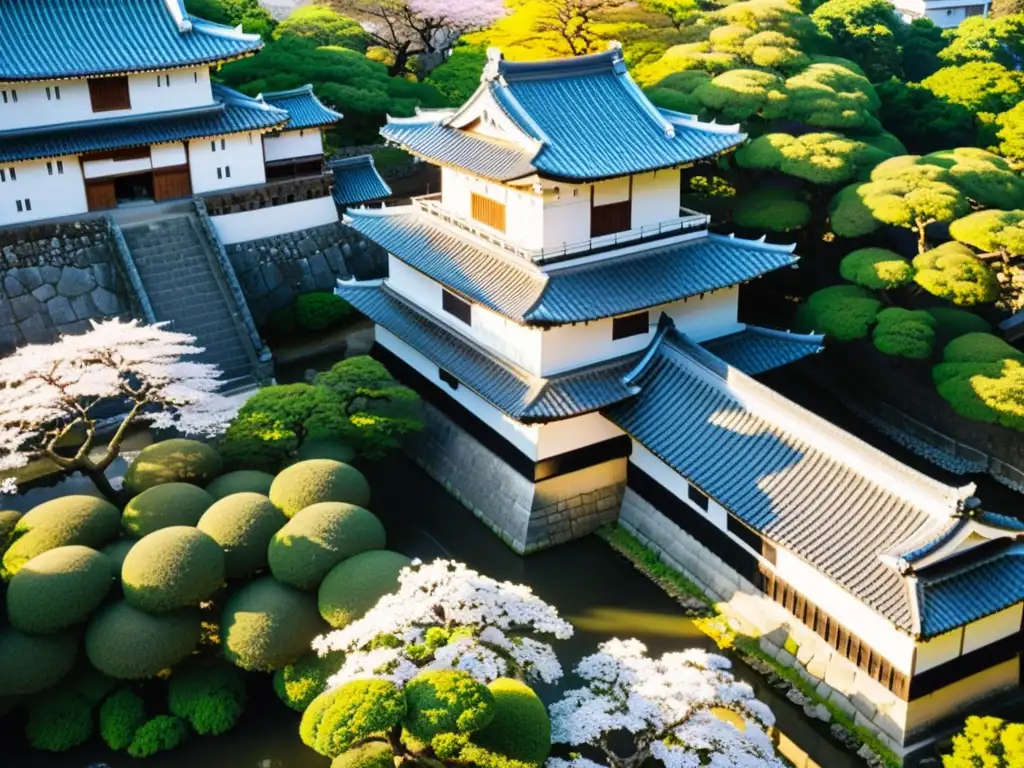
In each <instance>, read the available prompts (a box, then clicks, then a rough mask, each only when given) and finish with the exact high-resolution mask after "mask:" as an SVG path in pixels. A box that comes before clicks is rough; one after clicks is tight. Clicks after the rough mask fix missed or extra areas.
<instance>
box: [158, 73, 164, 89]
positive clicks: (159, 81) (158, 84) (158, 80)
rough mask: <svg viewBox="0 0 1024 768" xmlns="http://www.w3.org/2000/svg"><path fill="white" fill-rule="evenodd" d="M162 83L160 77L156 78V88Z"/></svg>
mask: <svg viewBox="0 0 1024 768" xmlns="http://www.w3.org/2000/svg"><path fill="white" fill-rule="evenodd" d="M161 85H163V83H161V82H160V75H157V76H156V87H157V88H159V87H160V86H161Z"/></svg>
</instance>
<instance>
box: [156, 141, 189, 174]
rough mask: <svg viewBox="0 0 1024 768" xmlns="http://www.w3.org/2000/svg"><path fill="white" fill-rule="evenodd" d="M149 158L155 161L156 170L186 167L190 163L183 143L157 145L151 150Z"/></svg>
mask: <svg viewBox="0 0 1024 768" xmlns="http://www.w3.org/2000/svg"><path fill="white" fill-rule="evenodd" d="M149 157H150V159H151V160H152V161H153V167H154V168H170V167H172V166H175V165H185V163H187V162H188V155H187V154H186V153H185V144H184V143H183V142H177V143H175V144H155V145H153V146H152V147H150V148H149Z"/></svg>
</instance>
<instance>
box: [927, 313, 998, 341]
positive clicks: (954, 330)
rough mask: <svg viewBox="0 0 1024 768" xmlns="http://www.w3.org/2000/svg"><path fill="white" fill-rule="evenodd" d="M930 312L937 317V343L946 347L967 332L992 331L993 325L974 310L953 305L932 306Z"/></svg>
mask: <svg viewBox="0 0 1024 768" xmlns="http://www.w3.org/2000/svg"><path fill="white" fill-rule="evenodd" d="M928 314H929V315H931V316H932V317H933V318H934V319H935V326H934V327H935V335H936V343H937V344H938V346H939V347H942V348H945V346H946V345H947V344H949V342H951V341H952V340H953V339H955V338H957V337H958V336H963V335H964V334H965V333H990V332H991V331H992V326H991V325H989V324H988V321H987V320H985V319H984V318H981V317H978V316H977V315H976V314H974V313H973V312H968V311H967V310H964V309H954V308H953V307H932V308H931V309H929V310H928Z"/></svg>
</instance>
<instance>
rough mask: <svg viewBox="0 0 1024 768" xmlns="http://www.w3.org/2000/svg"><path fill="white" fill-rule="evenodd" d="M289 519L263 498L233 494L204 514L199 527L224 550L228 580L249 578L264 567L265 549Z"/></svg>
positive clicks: (251, 494) (253, 494) (253, 495)
mask: <svg viewBox="0 0 1024 768" xmlns="http://www.w3.org/2000/svg"><path fill="white" fill-rule="evenodd" d="M287 522H288V518H286V517H285V516H284V514H282V512H281V510H279V509H278V508H277V507H275V506H274V504H273V503H272V502H271V501H270V499H268V498H267V497H266V496H261V495H260V494H258V493H235V494H232V495H230V496H225V497H224V498H223V499H221V500H220V501H218V502H216V503H215V504H214V505H213V506H212V507H210V508H209V509H208V510H206V512H205V513H204V514H203V516H202V518H201V519H200V520H199V525H198V528H199V530H200V531H202V532H203V533H205V534H208V535H209V536H211V537H212V538H213V539H214V541H216V542H217V543H218V544H219V545H220V546H221V549H223V550H224V571H225V574H226V575H227V577H228V578H229V579H237V578H241V577H244V576H250V575H251V574H253V573H255V572H256V571H259V570H262V569H263V568H266V567H267V547H268V546H269V545H270V540H271V539H272V538H273V537H274V534H275V533H277V532H278V531H279V530H280V529H281V528H282V527H283V526H284V524H285V523H287Z"/></svg>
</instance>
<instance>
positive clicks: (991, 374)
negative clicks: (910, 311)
mask: <svg viewBox="0 0 1024 768" xmlns="http://www.w3.org/2000/svg"><path fill="white" fill-rule="evenodd" d="M942 357H943V361H944V362H942V363H940V364H939V365H936V366H935V367H934V368H933V369H932V379H933V380H934V381H935V385H936V388H937V389H938V392H939V394H940V395H941V396H942V397H943V398H945V399H946V400H947V401H948V402H949V404H950V405H951V406H953V410H955V411H956V412H957V413H959V414H960V415H962V416H966V417H967V418H969V419H975V420H976V421H985V422H990V423H995V424H1001V425H1002V426H1004V427H1010V428H1012V429H1019V430H1024V353H1021V352H1020V351H1019V350H1017V349H1015V348H1014V347H1011V346H1010V345H1009V344H1007V343H1006V342H1005V341H1003V340H1002V339H1000V338H998V337H997V336H993V335H991V334H987V333H968V334H964V335H963V336H960V337H958V338H956V339H953V341H951V342H950V343H949V344H947V345H946V348H945V350H944V351H943V355H942Z"/></svg>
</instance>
